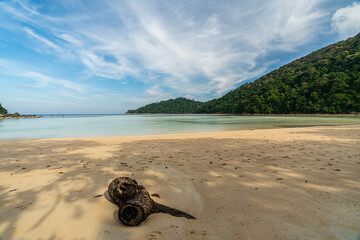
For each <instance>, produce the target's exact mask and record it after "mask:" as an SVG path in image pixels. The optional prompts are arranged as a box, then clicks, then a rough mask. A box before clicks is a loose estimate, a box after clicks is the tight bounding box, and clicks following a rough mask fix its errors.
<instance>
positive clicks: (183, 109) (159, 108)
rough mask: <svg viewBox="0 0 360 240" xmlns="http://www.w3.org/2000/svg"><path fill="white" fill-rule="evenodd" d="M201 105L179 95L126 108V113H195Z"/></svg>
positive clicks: (201, 103)
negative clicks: (134, 107) (137, 106)
mask: <svg viewBox="0 0 360 240" xmlns="http://www.w3.org/2000/svg"><path fill="white" fill-rule="evenodd" d="M203 105H204V103H203V102H198V101H194V100H190V99H187V98H183V97H180V98H176V99H169V100H167V101H161V102H157V103H151V104H148V105H146V106H143V107H141V108H138V109H135V110H128V111H127V112H126V113H127V114H131V113H197V111H198V110H199V108H200V107H201V106H203Z"/></svg>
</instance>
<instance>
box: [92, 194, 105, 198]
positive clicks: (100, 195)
mask: <svg viewBox="0 0 360 240" xmlns="http://www.w3.org/2000/svg"><path fill="white" fill-rule="evenodd" d="M102 196H104V195H103V194H99V195H96V196H94V198H99V197H102Z"/></svg>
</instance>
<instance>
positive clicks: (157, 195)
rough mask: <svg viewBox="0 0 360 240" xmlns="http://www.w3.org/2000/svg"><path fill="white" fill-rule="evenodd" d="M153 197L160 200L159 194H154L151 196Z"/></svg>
mask: <svg viewBox="0 0 360 240" xmlns="http://www.w3.org/2000/svg"><path fill="white" fill-rule="evenodd" d="M151 196H153V197H158V198H160V194H158V193H153V194H151Z"/></svg>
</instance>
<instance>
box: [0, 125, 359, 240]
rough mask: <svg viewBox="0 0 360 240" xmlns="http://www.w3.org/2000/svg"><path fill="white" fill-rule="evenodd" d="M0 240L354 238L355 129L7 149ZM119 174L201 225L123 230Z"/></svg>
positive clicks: (173, 223)
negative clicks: (112, 195)
mask: <svg viewBox="0 0 360 240" xmlns="http://www.w3.org/2000/svg"><path fill="white" fill-rule="evenodd" d="M0 172H1V174H0V195H1V197H0V239H4V240H5V239H54V240H55V239H357V238H358V237H360V125H353V126H336V127H308V128H287V129H270V130H246V131H235V132H221V133H197V134H183V135H163V136H141V137H100V138H67V139H65V138H64V139H26V140H1V141H0ZM118 176H128V177H132V178H135V179H136V180H137V181H138V183H139V184H142V185H144V186H145V187H146V188H147V189H148V191H149V192H150V193H157V194H158V195H159V196H160V198H158V197H154V199H155V200H156V201H157V202H159V203H162V204H166V205H168V206H172V207H175V208H177V209H180V210H183V211H185V212H188V213H189V214H191V215H194V216H196V217H197V218H198V219H197V220H188V219H185V218H176V217H173V216H170V215H167V214H161V213H159V214H152V215H151V216H150V217H149V218H148V220H147V221H146V222H144V223H143V224H141V225H140V226H138V227H126V226H123V225H122V224H121V223H119V222H118V219H117V207H116V206H115V205H113V204H111V203H110V202H109V201H108V200H107V199H106V198H105V196H104V194H105V193H106V190H107V186H108V184H109V183H110V182H111V181H112V180H113V179H114V178H115V177H118Z"/></svg>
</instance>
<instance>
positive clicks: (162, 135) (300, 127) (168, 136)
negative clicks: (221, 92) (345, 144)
mask: <svg viewBox="0 0 360 240" xmlns="http://www.w3.org/2000/svg"><path fill="white" fill-rule="evenodd" d="M358 126H360V124H338V125H308V126H306V125H304V126H300V125H299V126H289V127H273V128H258V129H257V128H250V129H240V130H229V131H214V132H211V131H207V132H189V133H169V134H148V135H118V136H117V135H114V136H89V137H82V136H78V137H44V138H41V137H38V138H5V139H1V138H0V142H1V141H8V140H14V141H16V140H52V139H55V140H56V139H59V140H76V139H92V138H94V139H97V138H99V139H100V138H142V137H144V138H157V137H160V138H163V137H166V138H172V137H201V135H209V134H215V135H217V134H229V133H239V134H241V133H242V132H246V131H251V132H252V131H266V130H274V131H276V130H282V129H288V130H291V129H295V130H296V129H303V128H316V127H320V128H321V127H358Z"/></svg>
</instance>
